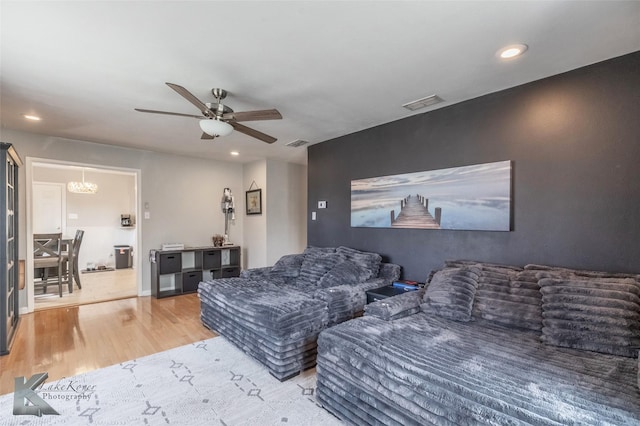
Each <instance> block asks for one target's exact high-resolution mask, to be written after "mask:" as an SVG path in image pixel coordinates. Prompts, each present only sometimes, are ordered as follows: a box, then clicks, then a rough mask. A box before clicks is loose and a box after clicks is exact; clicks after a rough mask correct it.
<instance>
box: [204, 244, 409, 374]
mask: <svg viewBox="0 0 640 426" xmlns="http://www.w3.org/2000/svg"><path fill="white" fill-rule="evenodd" d="M400 271H401V269H400V266H398V265H394V264H390V263H384V262H382V257H381V256H380V255H379V254H376V253H366V252H361V251H358V250H354V249H352V248H348V247H338V248H318V247H309V248H307V249H306V250H305V251H304V253H301V254H295V255H287V256H283V257H282V258H281V259H280V260H279V261H278V262H276V264H275V265H273V266H272V267H266V268H256V269H249V270H245V271H242V273H241V275H240V277H239V278H223V279H216V280H210V281H205V282H201V283H200V285H199V287H198V294H199V297H200V301H201V319H202V322H203V324H204V325H205V326H207V327H208V328H210V329H212V330H214V331H216V332H217V333H219V334H220V335H222V336H224V337H226V338H227V339H229V340H230V341H231V342H233V343H234V344H235V345H236V346H238V347H239V348H240V349H242V350H243V351H244V352H245V353H247V354H249V355H251V356H252V357H254V358H255V359H256V360H258V361H259V362H261V363H262V364H264V365H265V366H266V367H267V369H268V370H269V372H270V373H271V374H272V375H273V376H275V377H276V378H278V379H279V380H286V379H288V378H290V377H292V376H295V375H297V374H298V373H299V372H300V371H302V370H305V369H307V368H310V367H313V366H314V365H315V360H316V352H317V351H316V340H317V336H318V334H319V333H320V331H322V330H324V329H326V328H327V327H331V326H333V325H335V324H338V323H341V322H343V321H346V320H348V319H351V318H354V317H355V316H356V315H358V314H360V313H361V312H362V311H363V308H364V305H365V303H366V293H365V292H366V291H367V290H369V289H373V288H377V287H381V286H384V285H389V284H391V282H393V281H394V280H397V279H398V277H399V276H400Z"/></svg>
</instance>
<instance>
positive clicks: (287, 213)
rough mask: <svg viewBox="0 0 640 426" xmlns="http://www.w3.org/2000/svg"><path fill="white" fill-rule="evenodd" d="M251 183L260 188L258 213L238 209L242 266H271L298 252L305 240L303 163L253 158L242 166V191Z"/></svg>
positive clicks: (305, 188) (305, 203)
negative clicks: (242, 253)
mask: <svg viewBox="0 0 640 426" xmlns="http://www.w3.org/2000/svg"><path fill="white" fill-rule="evenodd" d="M253 182H255V183H256V185H257V187H258V188H260V189H262V214H261V215H246V214H245V211H244V210H243V211H242V213H243V215H245V217H244V229H245V234H244V235H245V237H244V242H243V246H244V247H245V248H246V250H245V251H246V254H245V255H244V258H245V266H246V268H258V267H262V266H270V265H273V264H274V263H275V262H276V261H277V260H278V259H280V257H282V256H283V255H285V254H291V253H300V252H302V250H304V248H305V246H306V243H307V221H306V211H307V168H306V166H302V165H299V164H293V163H287V162H284V161H278V160H261V161H256V162H253V163H250V164H247V165H245V168H244V190H245V191H247V190H248V189H249V188H250V187H251V184H252V183H253ZM253 188H254V189H255V186H254V187H253ZM242 196H243V197H244V192H243V194H242Z"/></svg>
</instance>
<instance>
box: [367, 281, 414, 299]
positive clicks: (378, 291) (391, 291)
mask: <svg viewBox="0 0 640 426" xmlns="http://www.w3.org/2000/svg"><path fill="white" fill-rule="evenodd" d="M366 293H367V303H373V302H377V301H378V300H382V299H386V298H387V297H392V296H396V295H398V294H402V293H406V290H403V289H401V288H397V287H394V286H392V285H386V286H384V287H379V288H374V289H373V290H367V292H366Z"/></svg>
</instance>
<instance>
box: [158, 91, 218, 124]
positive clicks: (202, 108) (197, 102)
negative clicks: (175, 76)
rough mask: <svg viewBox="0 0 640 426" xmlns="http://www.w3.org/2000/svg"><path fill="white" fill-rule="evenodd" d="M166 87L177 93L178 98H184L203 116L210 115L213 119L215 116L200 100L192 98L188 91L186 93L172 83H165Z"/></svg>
mask: <svg viewBox="0 0 640 426" xmlns="http://www.w3.org/2000/svg"><path fill="white" fill-rule="evenodd" d="M166 85H167V86H169V87H171V88H172V89H173V90H175V91H176V92H178V94H179V95H180V96H182V97H183V98H185V99H186V100H188V101H189V102H191V103H192V104H193V105H195V106H196V107H197V108H198V109H199V110H200V111H202V113H203V114H205V115H207V114H211V115H210V116H211V117H213V116H214V115H215V113H214V112H213V111H211V110H210V109H209V107H207V106H206V105H205V104H203V103H202V102H201V101H200V99H198V98H196V97H195V96H193V94H192V93H191V92H190V91H188V90H187V89H185V88H184V87H182V86H180V85H178V84H173V83H166ZM207 116H208V115H207Z"/></svg>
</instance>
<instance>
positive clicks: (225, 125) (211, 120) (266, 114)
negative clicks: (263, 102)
mask: <svg viewBox="0 0 640 426" xmlns="http://www.w3.org/2000/svg"><path fill="white" fill-rule="evenodd" d="M166 84H167V86H169V87H171V88H172V89H173V90H175V91H176V92H178V94H179V95H180V96H182V97H183V98H185V99H186V100H188V101H189V102H191V103H192V104H193V105H195V106H196V107H197V108H198V109H199V110H200V111H201V112H202V115H192V114H182V113H179V112H167V111H155V110H151V109H141V108H135V110H136V111H140V112H149V113H152V114H167V115H178V116H181V117H191V118H198V119H200V128H201V129H202V131H203V133H202V136H201V137H200V139H214V138H216V137H218V136H226V135H228V134H230V133H231V132H232V131H234V130H237V131H238V132H240V133H244V134H245V135H248V136H251V137H254V138H256V139H260V140H261V141H263V142H266V143H274V142H275V141H276V140H277V139H276V138H274V137H273V136H269V135H267V134H265V133H262V132H259V131H257V130H255V129H252V128H251V127H247V126H245V125H244V124H240V123H239V122H240V121H257V120H279V119H281V118H282V115H281V114H280V112H278V110H277V109H263V110H257V111H242V112H234V111H233V110H232V109H231V108H229V107H228V106H226V105H223V104H222V103H221V101H222V100H223V99H224V98H226V97H227V94H228V93H227V91H226V90H223V89H218V88H216V89H211V93H212V94H213V96H214V97H215V98H216V103H204V102H201V101H200V100H199V99H198V98H196V97H195V96H194V95H193V94H192V93H191V92H189V91H188V90H187V89H185V88H184V87H182V86H180V85H177V84H173V83H166Z"/></svg>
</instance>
